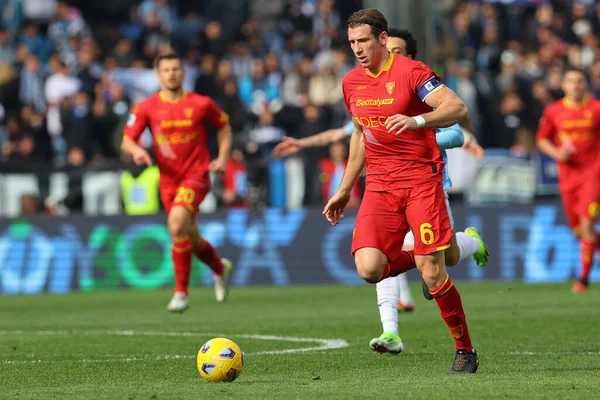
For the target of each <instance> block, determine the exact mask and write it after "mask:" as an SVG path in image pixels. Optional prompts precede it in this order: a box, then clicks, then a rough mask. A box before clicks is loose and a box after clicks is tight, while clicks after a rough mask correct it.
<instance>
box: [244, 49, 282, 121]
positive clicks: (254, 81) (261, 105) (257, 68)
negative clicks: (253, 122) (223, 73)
mask: <svg viewBox="0 0 600 400" xmlns="http://www.w3.org/2000/svg"><path fill="white" fill-rule="evenodd" d="M270 78H271V77H269V76H267V71H266V67H265V62H264V60H262V59H258V58H257V59H254V61H253V62H252V73H251V74H250V75H246V76H243V77H242V78H241V79H240V83H239V88H238V92H239V95H240V99H241V100H242V102H243V103H244V104H245V105H246V107H248V109H250V110H251V111H252V112H253V113H254V114H256V115H260V114H261V113H262V112H263V111H264V110H265V109H266V108H267V107H269V105H270V104H271V103H272V102H273V101H275V100H278V99H279V86H278V82H276V81H274V80H273V79H270Z"/></svg>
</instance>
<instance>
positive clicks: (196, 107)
mask: <svg viewBox="0 0 600 400" xmlns="http://www.w3.org/2000/svg"><path fill="white" fill-rule="evenodd" d="M155 67H156V70H157V75H158V79H159V81H160V85H161V90H160V92H159V93H156V94H154V95H152V96H150V97H148V98H147V99H146V100H144V101H142V102H141V103H139V104H138V105H137V106H136V107H135V108H134V109H133V111H132V113H131V115H130V116H129V121H128V123H127V126H126V128H125V131H124V137H123V142H122V143H121V149H122V150H123V152H124V153H125V154H127V155H129V156H130V157H131V158H132V159H133V161H134V162H135V163H136V164H137V165H144V164H145V165H152V159H151V157H150V155H149V154H148V152H147V151H146V150H145V149H144V148H143V147H141V146H140V145H138V143H137V141H138V139H139V138H140V136H141V134H142V132H143V131H144V130H145V129H146V128H147V127H148V128H150V132H151V133H152V137H153V142H154V143H153V148H154V154H155V155H156V163H157V165H158V168H159V170H160V196H161V201H162V202H163V204H164V206H165V209H166V211H167V214H168V220H167V224H168V228H169V233H170V235H171V240H172V242H173V247H172V250H171V256H172V257H173V265H174V269H175V293H174V294H173V298H172V299H171V301H170V302H169V304H168V306H167V309H168V310H169V311H176V312H181V311H184V310H185V309H186V308H187V306H188V303H189V300H188V284H189V278H190V271H191V263H192V253H193V254H195V255H196V256H197V257H198V258H199V259H200V260H201V261H202V262H203V263H205V264H206V265H208V267H210V269H211V270H212V271H213V273H214V281H215V296H216V299H217V301H218V302H222V301H224V300H225V298H226V296H227V278H228V275H229V274H230V272H231V268H232V264H231V262H230V261H229V260H227V259H225V258H220V257H219V255H218V254H217V252H216V250H215V249H214V248H213V247H212V246H211V245H210V244H209V243H208V242H207V241H206V240H204V239H203V238H202V237H201V236H200V232H199V230H198V226H197V224H196V216H197V214H198V206H199V205H200V203H201V202H202V200H203V199H204V197H205V196H206V194H207V193H208V192H209V190H210V179H209V171H213V172H218V173H222V172H223V171H224V170H225V166H226V164H227V160H228V158H229V152H230V149H231V126H230V125H229V118H228V116H227V114H225V113H224V112H223V111H222V110H221V109H220V108H219V107H218V106H217V105H216V104H215V102H214V101H213V100H212V99H210V98H208V97H205V96H201V95H199V94H195V93H188V92H186V91H184V90H183V87H182V82H183V77H184V71H183V62H182V60H181V58H179V56H177V55H176V54H172V53H171V54H165V55H161V56H159V57H157V59H156V62H155ZM206 123H209V124H211V125H213V126H214V127H216V128H217V129H218V133H217V139H218V142H219V155H218V157H217V159H215V160H213V161H211V160H210V154H209V151H208V144H207V138H206V128H205V124H206Z"/></svg>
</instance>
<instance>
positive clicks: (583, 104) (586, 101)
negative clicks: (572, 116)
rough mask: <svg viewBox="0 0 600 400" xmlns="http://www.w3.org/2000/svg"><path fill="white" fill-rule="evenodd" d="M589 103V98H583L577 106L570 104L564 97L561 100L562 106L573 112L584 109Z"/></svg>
mask: <svg viewBox="0 0 600 400" xmlns="http://www.w3.org/2000/svg"><path fill="white" fill-rule="evenodd" d="M589 101H590V98H589V97H587V96H586V97H584V98H583V101H582V102H581V103H579V104H573V103H571V102H570V101H569V100H567V98H566V97H564V98H563V105H564V106H565V108H568V109H569V110H574V109H577V108H580V107H584V106H585V105H586V104H587V103H588V102H589Z"/></svg>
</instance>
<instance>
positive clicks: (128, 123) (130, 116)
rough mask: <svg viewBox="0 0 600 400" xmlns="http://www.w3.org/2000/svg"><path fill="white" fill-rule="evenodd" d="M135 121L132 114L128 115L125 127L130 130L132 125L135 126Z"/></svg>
mask: <svg viewBox="0 0 600 400" xmlns="http://www.w3.org/2000/svg"><path fill="white" fill-rule="evenodd" d="M136 119H137V117H136V116H135V114H134V113H131V114H129V118H127V126H128V127H130V128H131V127H132V126H133V125H135V120H136Z"/></svg>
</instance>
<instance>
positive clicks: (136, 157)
mask: <svg viewBox="0 0 600 400" xmlns="http://www.w3.org/2000/svg"><path fill="white" fill-rule="evenodd" d="M131 158H132V159H133V162H134V163H135V165H147V166H151V165H152V158H151V157H150V154H148V152H147V151H146V150H145V149H143V148H141V147H140V148H138V149H136V150H135V151H134V152H133V153H132V154H131Z"/></svg>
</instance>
